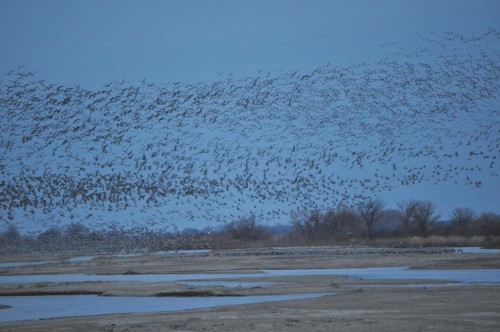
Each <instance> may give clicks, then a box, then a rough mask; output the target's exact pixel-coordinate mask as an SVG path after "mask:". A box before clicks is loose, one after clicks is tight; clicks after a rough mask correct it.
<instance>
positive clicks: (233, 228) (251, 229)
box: [225, 215, 265, 240]
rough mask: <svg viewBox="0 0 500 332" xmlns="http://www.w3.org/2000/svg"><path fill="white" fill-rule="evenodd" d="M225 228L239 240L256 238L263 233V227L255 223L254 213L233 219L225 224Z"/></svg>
mask: <svg viewBox="0 0 500 332" xmlns="http://www.w3.org/2000/svg"><path fill="white" fill-rule="evenodd" d="M225 228H226V231H228V232H229V233H231V234H232V235H233V237H234V238H236V239H240V240H258V239H260V238H261V237H262V236H263V235H264V233H265V230H264V227H262V226H260V225H259V224H258V223H257V220H256V218H255V215H250V216H249V217H243V218H240V219H238V220H236V221H233V222H231V223H229V224H227V225H226V226H225Z"/></svg>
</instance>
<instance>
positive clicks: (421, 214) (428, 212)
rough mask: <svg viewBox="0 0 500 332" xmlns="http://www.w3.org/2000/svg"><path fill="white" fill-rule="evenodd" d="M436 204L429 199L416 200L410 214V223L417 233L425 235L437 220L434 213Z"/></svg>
mask: <svg viewBox="0 0 500 332" xmlns="http://www.w3.org/2000/svg"><path fill="white" fill-rule="evenodd" d="M435 212H436V206H435V205H434V203H432V202H430V201H416V202H415V211H414V212H413V216H412V219H411V220H412V224H413V225H414V226H415V229H416V230H417V232H418V234H419V235H422V236H425V235H427V234H428V232H429V231H430V230H432V229H433V228H434V226H435V225H436V224H437V222H438V220H439V215H436V214H435Z"/></svg>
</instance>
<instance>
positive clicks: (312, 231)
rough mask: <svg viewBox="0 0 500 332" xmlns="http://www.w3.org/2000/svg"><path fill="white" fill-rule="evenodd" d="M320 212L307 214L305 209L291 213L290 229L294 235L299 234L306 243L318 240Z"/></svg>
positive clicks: (315, 211)
mask: <svg viewBox="0 0 500 332" xmlns="http://www.w3.org/2000/svg"><path fill="white" fill-rule="evenodd" d="M322 218H323V216H322V214H321V212H320V211H319V210H318V209H316V210H314V211H313V212H312V213H310V214H309V213H308V212H307V210H306V209H304V210H301V211H297V212H294V213H292V227H293V230H294V231H295V233H298V234H300V236H302V237H303V238H304V239H305V240H306V241H312V240H315V239H317V238H318V236H319V234H320V227H321V221H322Z"/></svg>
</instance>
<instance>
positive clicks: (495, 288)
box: [0, 247, 500, 331]
mask: <svg viewBox="0 0 500 332" xmlns="http://www.w3.org/2000/svg"><path fill="white" fill-rule="evenodd" d="M419 249H420V248H417V249H414V248H413V249H411V250H404V249H402V248H387V249H383V248H325V247H320V248H287V249H286V250H285V249H276V248H263V249H251V250H228V251H218V252H211V253H199V254H193V255H186V254H179V255H144V256H129V257H113V256H98V257H96V258H95V259H92V260H87V261H75V262H68V261H61V260H57V257H43V258H40V257H37V258H38V259H47V260H50V259H55V260H56V262H50V263H47V264H43V265H27V266H17V267H5V268H0V274H1V275H18V274H63V273H90V274H103V275H106V274H124V275H126V274H127V273H128V274H130V273H179V274H180V273H224V272H231V273H242V274H247V273H252V272H255V271H258V270H264V269H322V268H355V267H390V266H392V267H394V266H409V267H411V268H414V269H443V270H444V269H474V268H482V269H492V268H495V269H498V268H500V254H490V255H481V254H459V253H454V252H450V251H447V250H442V249H441V248H438V249H436V248H434V249H431V248H421V250H420V251H419ZM33 258H35V257H9V258H4V259H2V261H11V262H13V261H23V260H26V261H28V260H31V261H32V260H33ZM245 280H247V278H245ZM248 281H272V282H273V283H275V284H272V285H265V286H258V287H237V288H232V287H222V286H192V285H186V284H181V283H142V282H82V283H64V282H61V283H52V282H48V283H33V284H2V285H0V294H1V295H2V296H5V295H15V294H17V295H21V294H37V293H38V294H39V295H42V294H47V295H48V294H53V293H59V294H65V293H66V294H77V293H78V292H81V293H82V294H84V293H89V294H90V293H93V294H100V295H101V296H161V295H162V294H163V295H168V296H177V295H185V296H186V298H187V299H189V296H197V295H200V294H205V295H210V296H234V295H238V296H250V295H275V294H299V293H335V294H336V295H331V296H324V297H320V298H315V299H306V300H293V301H284V302H267V303H256V304H245V305H231V306H224V307H216V308H207V309H196V310H187V311H182V312H164V313H140V314H112V315H100V316H91V317H67V318H56V319H44V320H40V321H20V322H13V323H3V324H0V329H1V330H6V331H39V330H55V331H59V330H61V331H62V330H64V331H88V330H93V331H143V330H173V331H175V330H179V331H201V330H206V331H247V330H254V331H267V330H275V331H305V330H315V331H332V330H343V331H363V330H365V331H373V330H386V331H400V330H407V331H417V330H422V329H425V330H439V331H467V330H481V331H496V330H499V329H500V314H499V313H500V303H499V302H498V296H496V295H497V294H499V293H500V285H498V284H495V285H463V286H459V287H446V286H445V284H446V282H445V281H442V280H441V281H435V282H437V283H443V287H432V288H430V287H427V286H426V284H428V283H429V281H428V280H426V281H424V280H378V279H374V280H371V279H363V278H351V277H346V276H289V277H276V278H272V280H269V278H265V280H264V278H258V277H252V278H250V279H249V280H248ZM398 285H409V286H408V287H396V286H398ZM374 286H377V287H374ZM378 286H384V287H378ZM168 296H167V297H168ZM1 304H2V299H1V296H0V305H1Z"/></svg>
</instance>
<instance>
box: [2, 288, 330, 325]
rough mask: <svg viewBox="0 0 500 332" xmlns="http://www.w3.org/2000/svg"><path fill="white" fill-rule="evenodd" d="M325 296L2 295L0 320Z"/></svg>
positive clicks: (9, 320)
mask: <svg viewBox="0 0 500 332" xmlns="http://www.w3.org/2000/svg"><path fill="white" fill-rule="evenodd" d="M326 295H334V293H317V294H289V295H263V296H225V297H168V298H166V297H125V296H124V297H106V296H97V295H71V296H52V295H48V296H2V297H0V302H1V303H2V304H5V305H8V306H11V307H12V308H8V309H2V310H0V322H12V321H19V320H33V319H43V318H56V317H70V316H93V315H105V314H118V313H124V314H125V313H139V312H162V311H179V310H189V309H200V308H209V307H217V306H224V305H235V304H248V303H261V302H270V301H287V300H301V299H312V298H318V297H322V296H326Z"/></svg>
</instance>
